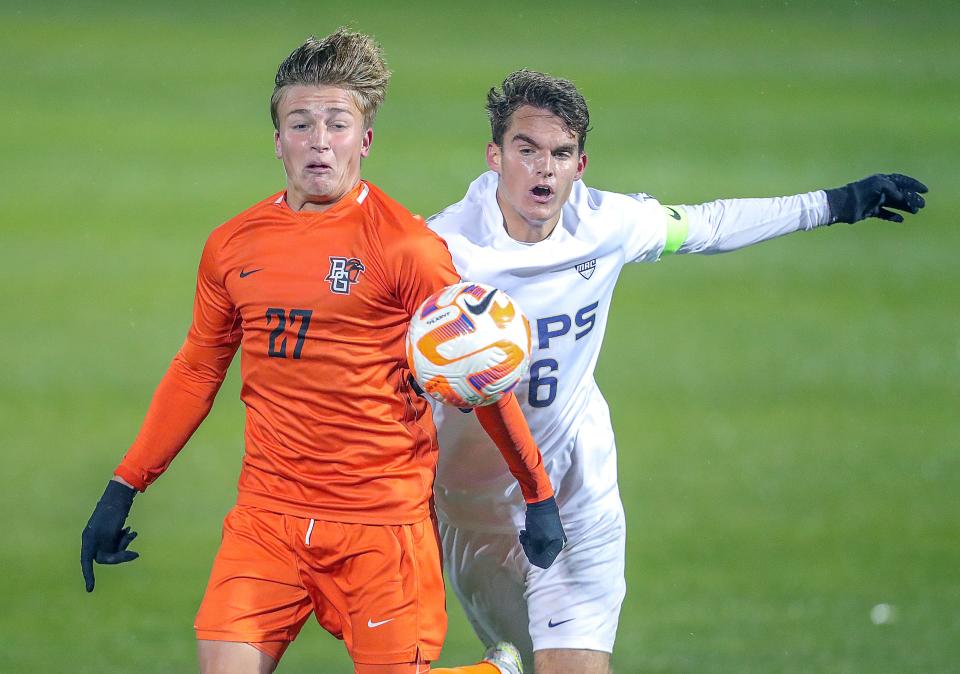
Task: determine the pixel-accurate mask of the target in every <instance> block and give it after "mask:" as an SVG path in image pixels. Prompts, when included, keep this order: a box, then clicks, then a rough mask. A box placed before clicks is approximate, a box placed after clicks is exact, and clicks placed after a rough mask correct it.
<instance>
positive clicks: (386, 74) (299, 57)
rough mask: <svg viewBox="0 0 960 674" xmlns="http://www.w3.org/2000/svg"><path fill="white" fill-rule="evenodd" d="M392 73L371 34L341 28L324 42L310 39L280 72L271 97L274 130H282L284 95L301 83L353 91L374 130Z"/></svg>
mask: <svg viewBox="0 0 960 674" xmlns="http://www.w3.org/2000/svg"><path fill="white" fill-rule="evenodd" d="M390 74H391V73H390V70H389V69H387V63H386V61H385V60H384V58H383V48H382V47H381V46H380V44H379V43H378V42H377V41H376V40H374V39H373V38H372V37H370V36H369V35H364V34H363V33H354V32H351V31H349V30H347V29H346V28H339V29H337V31H336V32H334V33H330V35H327V36H326V37H325V38H323V39H322V40H318V39H317V38H315V37H309V38H307V40H306V42H304V43H303V44H302V45H300V46H299V47H297V48H296V49H294V50H293V51H292V52H290V56H288V57H287V58H285V59H284V60H283V63H281V64H280V67H279V68H278V69H277V77H276V79H275V86H274V88H273V96H271V97H270V116H271V117H272V118H273V127H274V128H275V129H279V128H280V120H279V119H278V117H277V108H278V107H279V106H280V101H281V100H282V99H283V94H284V92H285V91H286V90H287V87H292V86H296V85H298V84H304V85H307V86H319V85H326V86H333V87H341V88H343V89H346V90H348V91H350V92H351V93H352V94H353V98H354V100H355V101H356V102H357V107H358V108H360V112H361V113H363V121H364V124H366V125H367V126H368V127H371V126H373V120H374V117H376V116H377V110H378V109H379V108H380V106H381V105H382V104H383V99H384V97H385V96H386V94H387V84H388V83H389V82H390Z"/></svg>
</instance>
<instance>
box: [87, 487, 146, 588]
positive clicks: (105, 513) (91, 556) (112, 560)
mask: <svg viewBox="0 0 960 674" xmlns="http://www.w3.org/2000/svg"><path fill="white" fill-rule="evenodd" d="M136 493H137V490H136V489H134V488H132V487H128V486H126V485H124V484H120V483H119V482H117V481H116V480H110V481H109V482H108V483H107V488H106V489H104V490H103V496H101V497H100V500H99V501H97V507H96V508H94V509H93V514H92V515H90V519H89V520H88V521H87V526H85V527H84V528H83V536H82V537H81V539H80V540H81V545H80V569H81V570H82V571H83V580H84V582H85V583H86V585H87V592H93V585H94V578H93V562H94V560H96V562H97V564H122V563H123V562H129V561H131V560H134V559H136V558H137V557H139V556H140V555H139V554H137V553H136V552H133V551H132V550H127V546H128V545H130V542H131V541H132V540H133V539H134V538H136V537H137V532H136V531H130V527H127V528H126V529H124V528H122V527H123V522H124V520H126V519H127V515H128V514H130V506H131V505H133V497H134V495H135V494H136Z"/></svg>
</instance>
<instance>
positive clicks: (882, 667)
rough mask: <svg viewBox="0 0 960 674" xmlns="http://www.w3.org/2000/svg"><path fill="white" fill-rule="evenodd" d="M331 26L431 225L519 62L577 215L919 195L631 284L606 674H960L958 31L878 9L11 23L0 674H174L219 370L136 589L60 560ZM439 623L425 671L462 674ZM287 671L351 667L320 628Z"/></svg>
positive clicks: (451, 196)
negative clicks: (296, 50)
mask: <svg viewBox="0 0 960 674" xmlns="http://www.w3.org/2000/svg"><path fill="white" fill-rule="evenodd" d="M699 4H702V5H703V6H699ZM268 5H269V6H268ZM342 23H350V24H351V25H353V26H354V27H355V28H356V29H359V30H363V31H366V32H372V33H373V34H375V35H376V36H377V37H378V38H379V39H380V40H381V41H382V42H383V44H384V46H385V49H386V52H387V55H388V57H389V59H390V62H391V66H392V67H393V69H394V70H395V73H396V74H395V77H394V80H393V83H392V85H391V89H390V92H389V94H388V98H387V103H386V105H385V107H384V108H383V110H382V111H381V113H380V117H379V119H378V123H377V127H376V140H375V142H374V148H373V155H372V157H371V158H370V159H369V161H368V162H367V163H366V165H365V167H364V174H365V176H366V177H367V178H368V179H370V180H372V181H373V182H375V183H377V184H378V185H380V186H381V187H383V188H385V189H386V190H387V191H388V192H389V193H390V194H392V195H393V196H395V197H397V198H399V199H400V200H401V201H403V202H405V203H407V204H408V205H409V206H410V207H411V208H412V209H413V210H415V211H418V212H422V213H424V214H429V213H432V212H435V211H436V210H439V209H440V208H442V207H443V206H445V205H446V204H448V203H450V202H452V201H455V200H457V199H459V197H460V196H461V195H462V193H463V191H464V189H465V187H466V184H467V183H468V181H469V180H471V179H472V178H473V177H474V176H475V175H476V174H477V173H479V172H480V171H482V170H483V169H484V164H483V160H482V157H483V146H484V143H485V142H486V140H487V136H488V127H487V126H486V120H485V117H484V113H483V107H482V105H483V100H484V94H485V91H486V89H487V88H489V87H490V86H491V85H493V84H495V83H498V82H499V81H500V80H501V79H502V77H503V76H504V75H505V74H506V73H507V72H509V71H510V70H512V69H514V68H517V67H521V66H528V67H533V68H539V69H542V70H546V71H549V72H551V73H554V74H559V75H564V76H567V77H570V78H572V79H573V80H574V81H576V82H577V84H578V85H580V87H581V88H582V90H583V91H584V93H585V94H586V96H587V98H588V101H589V102H590V104H591V111H592V115H593V125H594V127H595V128H594V131H593V132H592V133H591V134H590V137H589V141H588V146H587V149H588V151H589V154H590V162H591V163H590V167H589V169H588V171H587V175H586V179H587V182H588V184H591V185H594V186H597V187H602V188H606V189H614V190H620V191H631V192H632V191H645V192H649V193H651V194H653V195H655V196H657V197H658V198H660V199H661V200H662V201H665V202H667V203H683V202H687V203H694V202H698V201H703V200H708V199H712V198H718V197H722V196H765V195H775V194H783V193H790V192H799V191H806V190H810V189H815V188H819V187H831V186H835V185H837V184H841V183H843V182H847V181H849V180H852V179H855V178H859V177H862V176H864V175H867V174H869V173H872V172H876V171H902V172H905V173H909V174H913V175H916V176H917V177H919V178H921V179H922V180H924V181H926V182H927V183H928V184H929V185H930V188H931V192H930V195H929V204H930V205H929V207H928V208H927V210H926V211H925V212H924V213H923V214H922V215H921V216H919V217H917V218H916V219H915V220H913V221H911V222H909V223H906V224H904V225H892V224H889V223H883V222H880V221H871V222H867V223H862V224H860V225H857V226H854V227H848V226H842V225H841V226H836V227H833V228H831V229H830V230H827V231H818V232H814V233H811V234H805V235H795V236H793V237H789V238H787V239H784V240H780V241H776V242H772V243H767V244H764V245H762V246H759V247H757V248H754V249H751V250H747V251H741V252H738V253H734V254H731V255H728V256H721V257H714V258H702V257H691V258H683V257H676V258H672V259H668V260H666V261H665V262H663V263H660V264H657V265H649V266H643V267H636V268H630V269H628V270H626V272H625V273H624V275H623V278H622V281H621V284H620V288H619V291H618V294H617V297H616V300H615V307H614V310H613V312H612V320H611V323H610V326H609V331H608V338H607V344H606V351H605V353H604V355H603V357H602V359H601V362H600V368H599V373H598V376H599V379H600V382H601V386H602V387H603V388H604V390H605V392H606V394H607V398H608V400H609V401H610V403H611V408H612V410H613V416H614V423H615V427H616V430H617V434H618V445H619V451H620V482H621V489H622V493H623V497H624V502H625V505H626V508H627V516H628V520H629V525H630V526H629V539H628V583H629V589H628V594H627V599H626V604H625V606H624V610H623V615H622V619H621V622H620V631H619V641H618V646H617V652H616V653H615V654H614V663H615V666H616V669H617V671H618V672H620V673H621V674H636V673H639V672H951V671H957V669H958V667H960V665H958V663H960V521H958V519H960V385H958V381H960V311H958V310H960V270H958V265H957V263H956V259H955V256H956V253H955V251H956V250H957V249H958V248H960V232H958V227H957V224H956V222H955V220H956V213H958V212H960V196H958V178H960V172H958V170H957V166H958V164H960V153H958V150H960V74H958V73H960V49H958V48H957V46H956V36H957V29H958V26H960V7H958V6H957V5H956V4H955V3H951V2H946V1H945V2H941V3H927V2H919V3H905V2H896V1H895V0H862V1H859V2H853V1H849V2H843V3H830V2H826V1H822V2H818V3H815V4H808V3H786V2H756V3H736V2H732V1H725V2H720V3H689V2H681V3H660V2H656V3H654V2H645V1H644V0H640V1H639V2H634V3H612V2H611V3H604V2H593V3H569V2H565V1H561V2H555V3H550V4H538V5H531V6H523V5H516V6H514V5H510V4H506V3H490V2H486V3H474V5H473V6H472V7H471V9H469V10H460V9H456V8H455V7H453V6H451V5H447V4H442V5H441V4H439V3H438V4H436V5H435V6H426V5H423V6H421V5H417V4H408V3H404V4H402V5H401V4H400V3H397V4H396V5H394V4H392V3H382V4H381V3H378V2H374V3H362V5H357V6H354V4H347V5H343V6H338V7H335V8H331V7H328V6H327V5H326V4H325V3H307V2H299V1H296V2H295V1H292V0H291V1H287V2H280V3H253V2H250V3H249V4H246V3H234V4H232V5H227V4H224V5H223V6H222V7H220V8H218V9H210V8H207V7H206V6H205V5H204V4H203V3H189V2H181V1H179V0H175V1H174V2H166V3H162V5H161V3H150V4H144V5H142V6H138V5H137V3H132V4H131V3H110V2H99V3H94V2H78V3H52V2H50V3H44V2H30V3H26V4H21V5H15V4H14V3H3V4H2V6H0V54H2V57H3V63H4V67H3V68H2V69H0V90H2V91H3V101H4V102H3V104H2V106H0V144H2V148H3V151H2V153H0V162H2V176H3V179H2V181H0V202H2V211H0V261H2V264H0V301H2V306H3V309H4V317H5V320H6V323H7V328H6V329H5V330H4V331H3V333H2V337H0V340H2V341H0V366H2V370H0V371H2V372H3V375H2V377H0V428H2V435H3V442H4V457H5V458H4V464H3V470H2V471H0V507H2V511H3V513H4V517H3V520H2V521H3V529H2V536H0V539H2V545H0V568H2V573H0V597H2V598H3V610H2V611H0V644H2V647H0V670H2V671H9V672H27V671H29V672H61V671H71V672H119V671H125V672H154V671H155V672H171V671H190V670H192V669H195V667H196V665H195V658H194V650H195V646H194V637H193V631H192V621H193V616H194V613H195V611H196V607H197V605H198V602H199V599H200V597H201V594H202V591H203V588H204V584H205V582H206V577H207V573H208V571H209V567H210V562H211V560H212V558H213V554H214V552H215V550H216V547H217V545H218V542H219V532H220V522H221V520H222V518H223V516H224V515H225V513H226V512H227V510H228V509H229V507H230V506H231V504H232V502H233V499H234V496H235V482H236V477H237V474H238V470H239V465H240V457H241V453H242V420H243V410H242V406H241V405H240V403H239V402H238V381H237V376H236V372H235V371H231V376H230V378H229V380H228V382H227V384H226V385H225V386H224V388H223V390H222V391H221V393H220V397H219V401H218V403H217V405H216V407H215V409H214V411H213V413H212V414H211V416H210V417H209V418H208V420H207V421H206V423H205V424H204V425H203V426H202V427H201V429H200V430H199V432H198V433H197V434H196V435H195V437H194V438H193V440H192V441H191V442H190V444H189V445H188V446H187V448H186V449H185V450H184V452H183V453H182V455H181V456H180V457H179V458H178V459H177V461H176V462H174V464H173V466H172V468H171V469H170V470H169V471H168V474H167V475H165V476H164V477H163V478H162V479H161V480H160V481H159V482H158V483H157V484H156V485H155V486H154V487H152V488H151V489H150V490H149V492H148V493H147V494H146V495H145V496H141V497H139V498H138V500H137V502H136V504H135V505H134V510H133V515H132V523H133V524H134V526H135V528H136V529H138V530H139V531H140V533H141V537H140V539H138V541H137V542H136V545H135V546H134V547H135V548H136V549H137V550H139V551H140V553H141V554H142V558H141V559H140V560H138V561H136V562H135V563H133V564H128V565H125V566H123V567H116V568H105V567H98V585H97V590H96V592H95V593H94V594H93V595H91V596H88V595H86V594H85V593H84V591H83V584H82V580H81V576H80V570H79V564H78V558H79V544H80V531H81V529H82V527H83V525H84V523H85V521H86V519H87V517H88V516H89V514H90V511H91V509H92V507H93V505H94V502H95V501H96V499H97V497H98V496H99V495H100V492H101V491H102V489H103V485H104V483H105V481H106V480H107V478H108V476H109V474H110V471H111V470H112V468H113V467H114V466H115V464H116V463H117V462H118V460H119V458H120V456H121V454H122V453H123V451H124V450H125V449H126V446H127V445H128V444H129V442H130V441H131V440H132V438H133V436H134V434H135V433H136V430H137V428H138V426H139V423H140V421H141V419H142V416H143V413H144V411H145V409H146V406H147V404H148V402H149V399H150V396H151V394H152V391H153V387H154V386H155V384H156V382H157V381H158V380H159V378H160V376H161V374H162V373H163V371H164V369H165V368H166V366H167V364H168V362H169V360H170V358H171V357H172V355H173V353H174V352H175V350H176V349H177V347H178V346H179V344H180V342H181V341H182V339H183V336H184V334H185V331H186V328H187V326H188V322H189V319H190V315H191V306H192V305H191V303H192V294H193V284H194V274H195V270H196V265H197V261H198V259H199V252H200V247H201V245H202V243H203V241H204V239H205V237H206V235H207V233H208V232H209V230H210V229H212V228H213V227H215V226H216V225H217V224H219V223H220V222H222V221H223V220H225V219H227V218H228V217H230V216H232V215H233V214H235V213H236V212H238V211H240V210H241V209H243V208H245V207H246V206H248V205H249V204H251V203H253V202H254V201H255V200H257V199H259V198H261V197H263V196H266V195H267V194H269V193H271V192H273V191H275V190H277V189H279V188H280V187H281V186H282V170H281V167H280V165H279V163H278V162H277V161H276V160H275V159H273V156H272V140H271V133H272V128H271V125H270V120H269V115H268V99H269V95H270V92H271V88H272V81H273V75H274V72H275V69H276V66H277V64H278V63H279V61H280V60H281V59H282V58H283V57H284V56H285V55H286V54H287V53H288V52H289V51H290V50H291V49H292V48H293V47H294V46H295V45H296V44H298V43H299V41H300V40H302V39H303V38H304V37H305V36H306V34H308V33H310V32H314V33H317V34H323V33H326V32H329V31H330V30H332V29H334V28H335V27H336V26H337V25H340V24H342ZM878 604H890V605H892V606H893V607H894V612H893V620H892V621H889V622H887V623H885V624H879V625H877V624H874V623H873V622H872V621H871V609H872V608H873V607H874V606H876V605H878ZM449 607H450V613H451V628H450V634H449V637H448V642H447V648H446V650H445V652H444V657H443V659H442V662H443V663H446V664H459V663H465V662H468V661H473V660H475V659H476V657H477V656H478V655H479V653H480V645H479V643H478V642H477V641H476V639H475V637H474V636H473V634H472V633H471V631H470V630H469V628H468V627H467V625H466V622H465V620H464V618H463V615H462V613H461V611H460V609H459V607H458V606H457V605H456V602H455V600H454V599H453V597H452V596H451V597H450V601H449ZM279 671H281V672H318V671H319V672H348V671H350V665H349V660H348V659H347V658H346V655H345V653H344V650H343V648H342V645H341V644H340V643H339V642H337V641H335V640H334V639H333V638H331V637H329V636H328V635H326V634H325V633H323V632H322V630H321V629H320V628H319V627H318V626H317V625H316V624H315V623H312V622H311V623H308V626H307V627H306V628H305V629H304V632H303V634H302V636H301V638H300V639H299V640H298V641H297V642H296V643H295V644H294V645H293V646H292V647H291V649H290V650H289V651H288V654H287V656H286V657H285V659H284V661H283V662H282V664H281V666H280V669H279Z"/></svg>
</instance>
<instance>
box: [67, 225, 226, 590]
mask: <svg viewBox="0 0 960 674" xmlns="http://www.w3.org/2000/svg"><path fill="white" fill-rule="evenodd" d="M211 240H213V237H211ZM241 334H242V333H241V330H240V322H239V315H238V314H237V312H236V309H235V307H234V306H233V303H232V302H231V301H230V299H229V296H228V295H227V292H226V290H225V288H224V287H223V284H222V276H221V275H220V274H219V272H218V269H217V265H216V255H215V247H214V246H213V245H212V244H211V241H208V242H207V246H206V247H205V248H204V253H203V257H202V258H201V260H200V270H199V274H198V277H197V293H196V299H195V301H194V310H193V324H192V325H191V326H190V332H189V333H188V335H187V339H186V341H185V342H184V344H183V346H182V347H181V349H180V351H179V352H178V353H177V355H176V357H175V358H174V359H173V362H172V363H171V364H170V367H169V368H168V369H167V373H166V374H165V375H164V377H163V379H161V380H160V384H159V386H157V390H156V392H155V393H154V396H153V401H152V402H151V403H150V408H149V410H148V411H147V416H146V419H145V420H144V422H143V425H142V427H141V428H140V433H139V434H138V435H137V438H136V440H134V442H133V445H132V446H131V447H130V449H129V450H128V451H127V453H126V455H125V456H124V457H123V461H121V463H120V465H119V466H118V467H117V469H116V471H114V477H113V478H112V479H111V480H110V481H109V482H108V483H107V488H106V489H105V490H104V492H103V496H101V497H100V500H99V501H98V502H97V505H96V507H95V508H94V511H93V514H92V515H91V516H90V519H89V520H88V521H87V525H86V526H85V527H84V529H83V534H82V536H81V548H80V568H81V571H82V572H83V579H84V584H85V586H86V589H87V592H92V591H93V588H94V583H95V580H94V574H93V563H94V562H97V563H99V564H121V563H123V562H129V561H131V560H133V559H136V557H137V553H135V552H133V551H130V550H127V546H128V545H129V544H130V543H131V541H133V539H134V538H135V537H136V535H137V534H136V532H134V531H131V530H130V528H129V527H127V528H124V526H123V525H124V522H125V521H126V519H127V515H128V514H129V513H130V508H131V506H132V505H133V497H134V496H135V495H136V493H137V491H143V490H145V489H146V488H147V486H148V485H149V484H150V483H151V482H153V481H154V480H155V479H157V477H159V476H160V474H161V473H163V471H164V470H166V468H167V467H168V466H169V465H170V462H171V461H173V459H174V457H175V456H176V455H177V453H178V452H179V451H180V450H181V449H182V448H183V446H184V445H185V444H186V443H187V440H189V439H190V436H191V435H193V432H194V431H195V430H196V429H197V426H199V425H200V422H202V421H203V419H204V418H205V417H206V416H207V413H208V412H209V411H210V407H211V406H212V405H213V399H214V398H215V397H216V395H217V391H218V390H219V389H220V385H221V384H222V383H223V379H224V377H225V376H226V372H227V368H228V367H229V366H230V361H231V360H233V356H234V354H235V353H236V351H237V347H238V346H239V344H240V337H241Z"/></svg>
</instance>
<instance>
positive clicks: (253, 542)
mask: <svg viewBox="0 0 960 674" xmlns="http://www.w3.org/2000/svg"><path fill="white" fill-rule="evenodd" d="M438 540H439V539H438V535H437V528H436V522H435V520H433V519H432V518H428V519H426V520H423V521H421V522H417V523H416V524H404V525H386V524H385V525H369V524H345V523H342V522H327V521H323V520H311V519H306V518H302V517H296V516H292V515H284V514H280V513H274V512H270V511H267V510H261V509H259V508H254V507H250V506H240V505H238V506H235V507H234V508H233V510H231V511H230V513H229V514H228V515H227V517H226V519H225V520H224V521H223V541H222V542H221V544H220V551H219V552H218V553H217V557H216V559H215V560H214V562H213V570H212V571H211V573H210V582H209V583H208V584H207V591H206V594H205V595H204V597H203V602H201V604H200V610H199V612H198V613H197V619H196V622H195V623H194V629H195V630H196V632H197V638H198V639H210V640H214V641H240V642H246V643H251V644H254V645H255V646H257V648H259V649H260V650H262V651H264V652H266V653H267V654H269V655H271V656H272V657H274V659H277V660H279V659H280V656H281V655H282V654H283V651H284V650H285V649H286V646H287V645H288V644H289V643H290V642H291V641H293V640H294V639H295V638H296V636H297V634H298V633H299V632H300V628H301V627H303V624H304V623H305V622H306V621H307V618H309V617H310V614H311V613H314V614H316V616H317V622H319V623H320V625H321V626H323V628H324V629H326V630H327V631H328V632H330V633H331V634H333V635H334V636H335V637H337V638H338V639H343V641H344V643H345V644H346V646H347V650H348V651H349V652H350V656H351V657H352V658H353V660H354V662H356V663H365V664H393V663H403V662H416V661H423V662H429V661H431V660H436V659H437V658H438V657H439V656H440V648H441V646H442V645H443V639H444V637H445V636H446V632H447V612H446V606H445V597H444V590H443V575H442V573H441V570H440V568H441V565H440V547H439V543H438Z"/></svg>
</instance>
